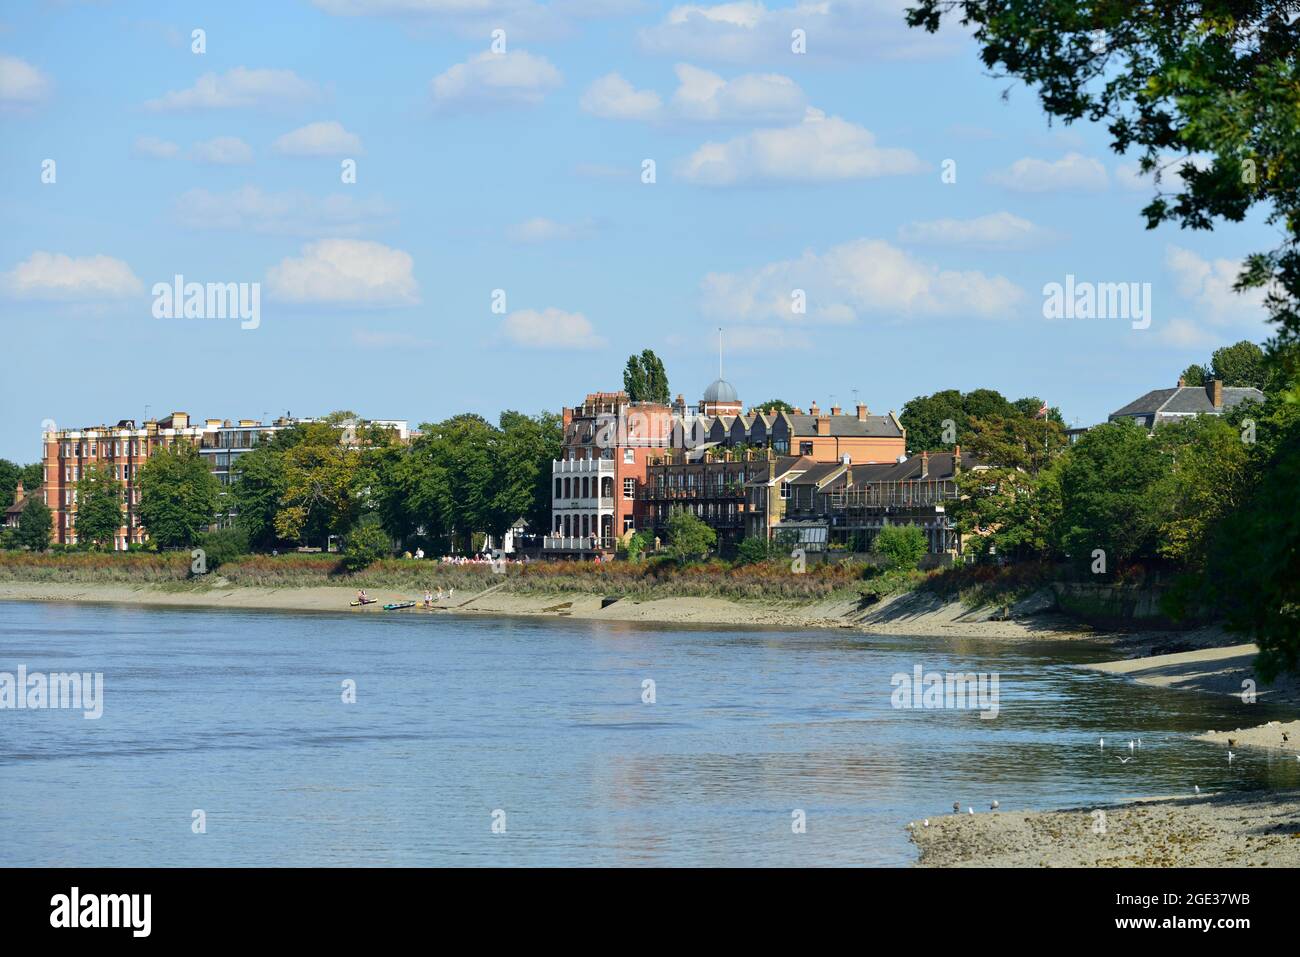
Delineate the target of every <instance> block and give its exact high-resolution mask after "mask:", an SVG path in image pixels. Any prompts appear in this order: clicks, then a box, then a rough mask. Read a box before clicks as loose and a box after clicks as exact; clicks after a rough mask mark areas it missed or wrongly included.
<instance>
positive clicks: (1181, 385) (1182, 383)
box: [1178, 375, 1187, 389]
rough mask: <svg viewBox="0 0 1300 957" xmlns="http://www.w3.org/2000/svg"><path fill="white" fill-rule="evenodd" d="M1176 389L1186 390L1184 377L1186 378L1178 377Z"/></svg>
mask: <svg viewBox="0 0 1300 957" xmlns="http://www.w3.org/2000/svg"><path fill="white" fill-rule="evenodd" d="M1178 388H1180V389H1185V388H1187V377H1186V376H1181V375H1180V376H1179V377H1178Z"/></svg>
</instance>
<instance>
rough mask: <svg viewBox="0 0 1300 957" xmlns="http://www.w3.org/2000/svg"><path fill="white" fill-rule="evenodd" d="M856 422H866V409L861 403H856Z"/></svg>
mask: <svg viewBox="0 0 1300 957" xmlns="http://www.w3.org/2000/svg"><path fill="white" fill-rule="evenodd" d="M858 421H859V422H865V421H867V407H866V406H865V405H864V404H863V403H861V402H859V403H858Z"/></svg>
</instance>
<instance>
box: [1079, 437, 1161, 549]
mask: <svg viewBox="0 0 1300 957" xmlns="http://www.w3.org/2000/svg"><path fill="white" fill-rule="evenodd" d="M1168 472H1169V463H1168V460H1167V458H1166V456H1165V454H1164V453H1163V452H1162V450H1161V449H1160V447H1159V445H1158V444H1157V443H1155V442H1153V441H1151V439H1150V438H1149V437H1148V435H1147V431H1146V429H1144V428H1142V427H1141V426H1139V425H1137V424H1135V423H1133V422H1130V421H1127V420H1126V421H1123V422H1107V423H1105V424H1103V425H1099V426H1097V427H1096V428H1095V429H1090V430H1089V431H1088V432H1087V433H1085V434H1084V435H1083V436H1082V437H1081V438H1080V439H1079V441H1078V442H1077V443H1076V444H1075V445H1074V447H1073V448H1072V449H1071V450H1070V454H1069V456H1068V457H1067V459H1066V461H1065V463H1064V465H1063V466H1062V469H1061V512H1062V515H1061V522H1062V543H1063V545H1064V547H1065V549H1066V550H1067V551H1068V552H1069V553H1070V555H1071V557H1073V558H1074V559H1075V560H1076V561H1078V562H1081V563H1085V564H1086V563H1088V562H1089V561H1090V559H1091V555H1092V552H1093V550H1094V549H1098V548H1100V549H1102V550H1103V551H1105V553H1106V559H1107V569H1108V570H1111V569H1113V568H1114V567H1115V565H1116V564H1117V563H1119V562H1122V561H1128V560H1130V559H1134V558H1150V557H1153V556H1154V555H1155V554H1156V545H1157V542H1158V540H1159V534H1160V529H1161V527H1162V526H1163V525H1164V523H1165V521H1166V520H1167V518H1168V516H1169V508H1168V506H1167V502H1166V500H1165V499H1164V498H1163V497H1162V496H1160V495H1159V494H1158V490H1159V488H1160V486H1161V483H1162V482H1163V481H1164V480H1165V477H1166V476H1167V475H1168Z"/></svg>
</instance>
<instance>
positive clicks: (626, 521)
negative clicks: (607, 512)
mask: <svg viewBox="0 0 1300 957" xmlns="http://www.w3.org/2000/svg"><path fill="white" fill-rule="evenodd" d="M623 531H624V532H625V533H626V532H630V531H632V516H631V515H624V516H623Z"/></svg>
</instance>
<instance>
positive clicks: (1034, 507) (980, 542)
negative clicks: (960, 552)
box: [951, 459, 1061, 559]
mask: <svg viewBox="0 0 1300 957" xmlns="http://www.w3.org/2000/svg"><path fill="white" fill-rule="evenodd" d="M1060 461H1061V460H1060V459H1058V460H1057V462H1055V463H1053V464H1052V466H1051V467H1048V468H1046V469H1044V470H1042V471H1040V472H1038V473H1037V474H1031V473H1030V472H1026V471H1023V470H1021V469H1017V468H1006V467H1002V466H998V467H994V468H988V469H980V470H979V471H967V472H963V473H962V475H961V478H960V479H958V483H957V484H958V490H959V492H960V495H961V497H960V498H959V499H958V500H957V501H956V502H954V503H953V504H952V506H951V511H952V513H953V519H954V521H955V523H956V525H957V529H958V530H959V531H960V532H961V533H962V534H963V535H972V536H974V541H973V545H974V547H975V548H976V550H977V551H978V552H980V553H983V554H988V553H990V551H991V550H993V549H996V553H997V554H998V555H1000V556H1003V557H1006V558H1015V559H1025V558H1041V557H1050V556H1051V555H1053V554H1054V553H1055V552H1056V551H1057V534H1058V529H1059V526H1060V520H1061V486H1060V476H1059V467H1058V464H1059V463H1060Z"/></svg>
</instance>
